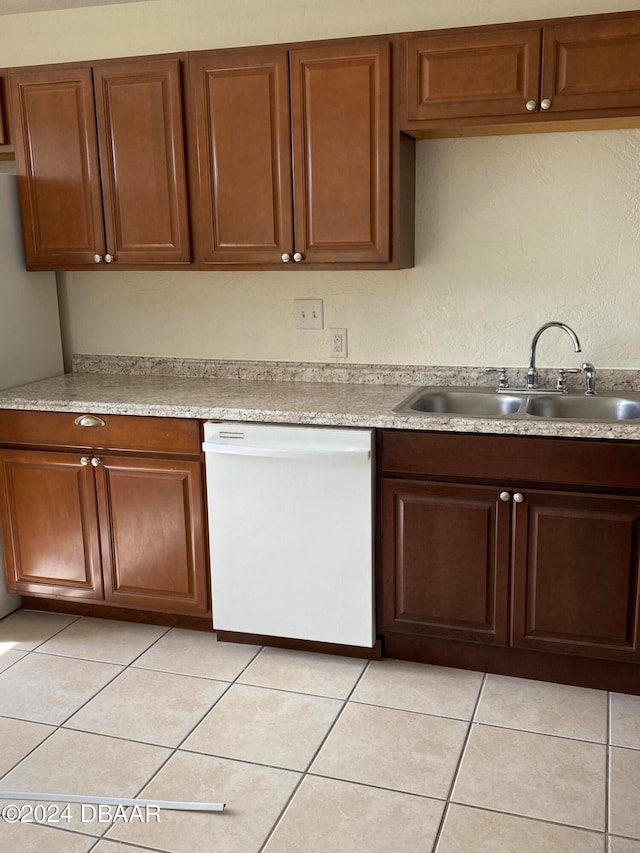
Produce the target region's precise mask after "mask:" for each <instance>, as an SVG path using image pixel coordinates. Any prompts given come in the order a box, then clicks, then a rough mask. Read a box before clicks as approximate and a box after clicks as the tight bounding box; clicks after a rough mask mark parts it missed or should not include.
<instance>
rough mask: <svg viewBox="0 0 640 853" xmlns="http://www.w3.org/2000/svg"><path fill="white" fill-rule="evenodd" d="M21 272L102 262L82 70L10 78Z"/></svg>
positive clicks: (88, 93) (94, 152) (87, 75)
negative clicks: (22, 251)
mask: <svg viewBox="0 0 640 853" xmlns="http://www.w3.org/2000/svg"><path fill="white" fill-rule="evenodd" d="M10 88H11V102H12V109H13V114H14V115H13V119H14V120H13V127H14V133H15V151H16V161H17V168H18V175H19V176H20V180H19V185H20V196H21V204H22V225H23V232H24V243H25V258H26V262H27V266H28V267H40V268H45V269H64V268H65V267H67V266H77V265H80V264H93V263H95V262H96V256H97V257H98V258H99V259H102V256H103V255H104V250H105V245H104V225H103V218H102V199H101V192H100V172H99V168H98V149H97V143H96V125H95V117H94V103H93V86H92V80H91V70H90V69H89V68H78V67H73V68H71V69H69V68H63V69H60V68H45V69H40V70H34V71H24V72H15V73H11V74H10Z"/></svg>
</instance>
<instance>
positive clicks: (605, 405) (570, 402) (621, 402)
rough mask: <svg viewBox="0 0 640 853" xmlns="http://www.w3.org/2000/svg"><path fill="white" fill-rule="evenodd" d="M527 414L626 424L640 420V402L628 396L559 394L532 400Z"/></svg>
mask: <svg viewBox="0 0 640 853" xmlns="http://www.w3.org/2000/svg"><path fill="white" fill-rule="evenodd" d="M525 411H526V413H527V414H528V415H533V416H534V417H541V418H559V419H565V420H579V421H627V420H632V419H633V418H640V400H637V399H635V400H634V399H630V398H628V397H609V396H604V395H602V396H600V395H598V396H597V397H586V396H585V395H584V394H583V395H581V396H579V397H578V396H569V395H567V396H564V395H558V396H557V397H556V396H552V395H551V394H550V395H549V396H541V397H530V398H529V399H528V401H527V405H526V407H525Z"/></svg>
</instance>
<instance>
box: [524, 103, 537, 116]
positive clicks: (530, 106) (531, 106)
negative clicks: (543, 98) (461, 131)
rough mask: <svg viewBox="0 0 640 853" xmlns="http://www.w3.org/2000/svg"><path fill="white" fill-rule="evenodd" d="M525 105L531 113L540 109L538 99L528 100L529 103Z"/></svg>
mask: <svg viewBox="0 0 640 853" xmlns="http://www.w3.org/2000/svg"><path fill="white" fill-rule="evenodd" d="M525 107H526V108H527V109H528V110H529V112H530V113H532V112H533V111H534V110H537V109H538V102H537V101H527V103H526V104H525Z"/></svg>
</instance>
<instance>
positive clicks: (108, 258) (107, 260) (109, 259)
mask: <svg viewBox="0 0 640 853" xmlns="http://www.w3.org/2000/svg"><path fill="white" fill-rule="evenodd" d="M104 262H105V264H112V263H113V255H105V256H104Z"/></svg>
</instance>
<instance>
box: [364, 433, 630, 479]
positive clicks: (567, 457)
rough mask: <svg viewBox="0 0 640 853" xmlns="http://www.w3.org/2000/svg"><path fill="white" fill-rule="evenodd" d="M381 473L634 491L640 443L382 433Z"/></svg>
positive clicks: (447, 434) (526, 437) (452, 434)
mask: <svg viewBox="0 0 640 853" xmlns="http://www.w3.org/2000/svg"><path fill="white" fill-rule="evenodd" d="M381 450H382V454H381V455H382V466H381V467H382V471H383V473H384V474H418V475H424V476H429V477H446V478H460V479H463V480H466V481H469V480H482V481H483V482H486V481H494V482H495V481H497V482H502V483H505V485H506V484H507V483H508V482H513V483H515V484H522V483H527V482H529V483H547V484H560V485H562V486H578V487H580V486H583V487H589V488H591V487H594V486H599V487H602V488H611V489H630V490H633V491H635V492H640V442H634V441H629V442H625V441H594V440H591V439H571V438H534V437H530V436H508V435H466V434H456V433H438V432H410V431H402V430H383V431H382V435H381Z"/></svg>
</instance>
